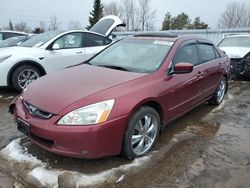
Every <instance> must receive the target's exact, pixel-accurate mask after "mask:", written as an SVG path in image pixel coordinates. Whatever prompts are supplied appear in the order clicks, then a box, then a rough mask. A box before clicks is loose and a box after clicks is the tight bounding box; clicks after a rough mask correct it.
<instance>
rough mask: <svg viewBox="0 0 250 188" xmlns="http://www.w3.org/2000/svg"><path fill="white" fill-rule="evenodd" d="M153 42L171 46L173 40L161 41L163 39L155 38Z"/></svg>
mask: <svg viewBox="0 0 250 188" xmlns="http://www.w3.org/2000/svg"><path fill="white" fill-rule="evenodd" d="M154 44H160V45H167V46H171V45H172V44H173V42H170V41H163V40H155V41H154Z"/></svg>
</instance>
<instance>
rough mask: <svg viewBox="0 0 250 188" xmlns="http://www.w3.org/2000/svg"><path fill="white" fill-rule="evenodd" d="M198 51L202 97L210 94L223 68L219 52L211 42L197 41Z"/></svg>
mask: <svg viewBox="0 0 250 188" xmlns="http://www.w3.org/2000/svg"><path fill="white" fill-rule="evenodd" d="M198 51H199V55H200V65H201V66H203V81H202V83H203V84H202V85H201V88H200V89H201V95H202V99H205V98H207V97H209V96H210V95H212V94H213V93H214V91H215V89H216V88H217V86H218V83H219V81H220V78H221V75H222V72H223V68H222V62H221V57H220V54H219V53H218V51H217V49H216V48H215V47H214V45H213V44H210V43H205V42H199V43H198Z"/></svg>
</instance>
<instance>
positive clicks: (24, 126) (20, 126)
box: [17, 119, 30, 136]
mask: <svg viewBox="0 0 250 188" xmlns="http://www.w3.org/2000/svg"><path fill="white" fill-rule="evenodd" d="M17 130H18V131H20V132H22V133H23V134H25V135H26V136H30V124H29V123H27V122H25V121H23V120H20V119H17Z"/></svg>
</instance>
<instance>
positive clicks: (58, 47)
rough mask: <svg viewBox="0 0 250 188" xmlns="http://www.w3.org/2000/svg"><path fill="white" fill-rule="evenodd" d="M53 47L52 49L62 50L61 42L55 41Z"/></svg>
mask: <svg viewBox="0 0 250 188" xmlns="http://www.w3.org/2000/svg"><path fill="white" fill-rule="evenodd" d="M51 49H52V50H60V46H59V44H57V43H55V44H53V46H52V48H51Z"/></svg>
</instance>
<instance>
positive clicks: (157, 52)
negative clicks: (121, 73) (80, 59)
mask: <svg viewBox="0 0 250 188" xmlns="http://www.w3.org/2000/svg"><path fill="white" fill-rule="evenodd" d="M172 44H173V42H169V41H166V40H158V39H145V38H143V39H142V38H141V39H140V38H129V39H124V40H122V41H119V42H117V43H115V44H114V45H112V46H110V47H109V48H107V49H106V50H105V51H103V52H102V53H100V54H99V55H97V56H96V57H95V58H93V59H92V60H91V61H89V62H88V63H90V64H92V65H97V66H104V67H110V68H112V67H113V68H117V69H119V70H129V71H133V72H141V73H152V72H154V71H156V70H157V69H158V68H159V67H160V66H161V64H162V63H163V61H164V59H165V57H166V56H167V54H168V52H169V50H170V48H171V46H172Z"/></svg>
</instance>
